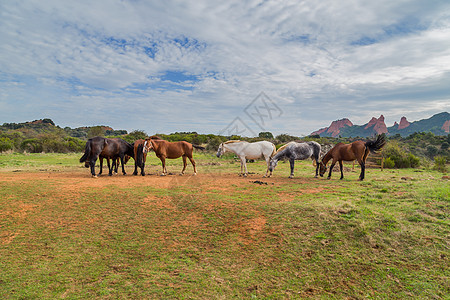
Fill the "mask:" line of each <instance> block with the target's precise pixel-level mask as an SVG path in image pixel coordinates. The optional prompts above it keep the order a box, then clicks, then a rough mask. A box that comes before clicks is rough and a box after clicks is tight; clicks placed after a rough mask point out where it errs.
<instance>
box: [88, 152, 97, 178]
mask: <svg viewBox="0 0 450 300" xmlns="http://www.w3.org/2000/svg"><path fill="white" fill-rule="evenodd" d="M97 158H98V155H95V156H93V157H91V160H90V161H89V166H90V167H91V175H92V177H94V178H97V175H95V162H96V161H97Z"/></svg>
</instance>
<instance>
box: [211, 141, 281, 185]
mask: <svg viewBox="0 0 450 300" xmlns="http://www.w3.org/2000/svg"><path fill="white" fill-rule="evenodd" d="M228 151H229V152H233V153H234V154H236V155H237V156H238V157H239V159H240V160H241V174H242V175H243V176H247V175H248V171H247V164H246V160H247V159H259V158H262V157H264V159H265V160H266V163H267V171H266V175H264V177H267V174H268V173H269V163H270V158H271V157H272V155H273V154H275V152H276V148H275V145H274V144H272V143H271V142H267V141H261V142H254V143H249V142H245V141H227V142H224V143H222V144H220V146H219V149H218V150H217V157H220V156H221V155H222V154H224V153H225V152H228ZM243 168H245V173H243V172H242V171H243V170H242V169H243ZM270 176H272V171H270V175H269V176H268V177H270Z"/></svg>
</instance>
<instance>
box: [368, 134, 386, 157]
mask: <svg viewBox="0 0 450 300" xmlns="http://www.w3.org/2000/svg"><path fill="white" fill-rule="evenodd" d="M365 145H366V149H369V151H370V152H372V153H377V152H378V151H380V150H381V148H383V147H384V145H386V136H385V135H384V134H379V135H378V136H377V138H376V140H371V141H367V142H366V143H365Z"/></svg>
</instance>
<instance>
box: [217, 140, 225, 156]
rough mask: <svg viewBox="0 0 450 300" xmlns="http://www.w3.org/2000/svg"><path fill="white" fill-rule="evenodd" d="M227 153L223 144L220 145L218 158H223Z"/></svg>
mask: <svg viewBox="0 0 450 300" xmlns="http://www.w3.org/2000/svg"><path fill="white" fill-rule="evenodd" d="M224 152H225V149H224V147H223V143H221V144H220V146H219V149H217V154H216V155H217V157H221V156H222V155H223V153H224Z"/></svg>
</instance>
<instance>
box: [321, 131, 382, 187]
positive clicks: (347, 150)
mask: <svg viewBox="0 0 450 300" xmlns="http://www.w3.org/2000/svg"><path fill="white" fill-rule="evenodd" d="M385 144H386V139H385V136H384V135H378V137H377V139H376V140H372V141H367V142H364V141H355V142H353V143H351V144H344V143H339V144H337V145H336V146H334V147H333V148H332V149H331V150H330V151H328V152H327V154H325V156H324V157H323V158H322V161H321V162H320V172H319V174H320V176H321V177H323V174H324V173H325V172H326V171H327V163H328V162H329V161H330V160H332V162H331V166H330V173H329V174H328V178H327V179H330V178H331V171H332V170H333V167H334V165H335V164H336V162H339V167H340V168H341V179H342V178H344V172H343V166H342V161H354V160H355V159H356V160H357V161H358V163H359V165H360V166H361V174H359V180H364V175H365V170H366V159H367V156H368V155H369V152H372V153H376V152H377V151H379V150H381V148H383V147H384V145H385Z"/></svg>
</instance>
